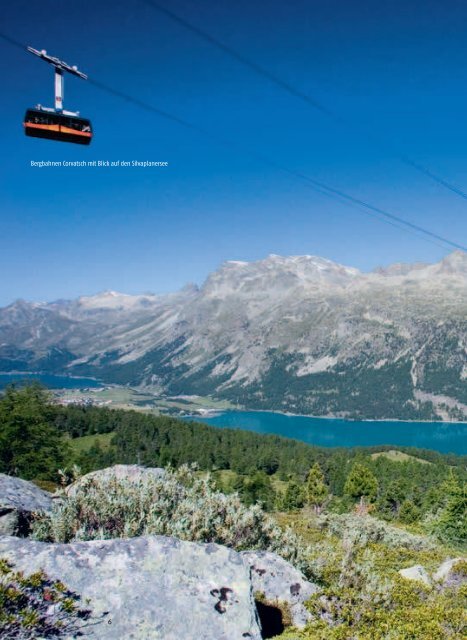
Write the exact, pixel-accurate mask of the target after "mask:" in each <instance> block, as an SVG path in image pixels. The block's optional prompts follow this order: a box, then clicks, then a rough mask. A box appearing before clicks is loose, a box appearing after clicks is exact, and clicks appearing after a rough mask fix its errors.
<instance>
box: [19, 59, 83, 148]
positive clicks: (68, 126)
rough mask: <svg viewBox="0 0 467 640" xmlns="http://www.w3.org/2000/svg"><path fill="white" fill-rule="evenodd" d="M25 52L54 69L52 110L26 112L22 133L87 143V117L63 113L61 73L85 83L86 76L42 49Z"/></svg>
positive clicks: (35, 108)
mask: <svg viewBox="0 0 467 640" xmlns="http://www.w3.org/2000/svg"><path fill="white" fill-rule="evenodd" d="M28 51H30V52H31V53H33V54H34V55H36V56H38V57H39V58H41V59H42V60H44V61H45V62H48V63H49V64H51V65H53V66H54V68H55V109H50V108H47V107H42V106H41V105H37V106H36V107H34V108H32V109H28V110H27V111H26V114H25V116H24V121H23V127H24V132H25V134H26V135H27V136H30V137H32V138H47V139H48V140H58V141H60V142H74V143H76V144H86V145H88V144H90V143H91V140H92V126H91V121H90V120H88V119H87V118H82V117H81V116H80V114H79V112H74V111H65V110H64V109H63V84H64V78H63V72H64V71H67V72H68V73H71V74H72V75H75V76H78V77H80V78H83V79H84V80H86V79H87V76H86V75H85V74H84V73H82V72H81V71H78V67H74V66H73V67H70V65H69V64H67V63H66V62H63V60H59V59H58V58H54V57H53V56H49V55H47V52H46V51H45V50H42V51H37V50H36V49H33V48H32V47H28Z"/></svg>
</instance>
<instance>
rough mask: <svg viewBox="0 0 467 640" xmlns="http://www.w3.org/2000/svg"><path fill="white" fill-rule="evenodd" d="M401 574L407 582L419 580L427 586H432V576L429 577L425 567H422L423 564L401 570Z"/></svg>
mask: <svg viewBox="0 0 467 640" xmlns="http://www.w3.org/2000/svg"><path fill="white" fill-rule="evenodd" d="M399 574H400V575H401V576H402V577H403V578H405V579H406V580H418V581H419V582H423V583H424V584H426V585H427V586H429V585H431V580H430V576H429V575H428V572H427V570H426V569H425V567H422V565H421V564H416V565H414V566H413V567H407V569H401V570H400V571H399Z"/></svg>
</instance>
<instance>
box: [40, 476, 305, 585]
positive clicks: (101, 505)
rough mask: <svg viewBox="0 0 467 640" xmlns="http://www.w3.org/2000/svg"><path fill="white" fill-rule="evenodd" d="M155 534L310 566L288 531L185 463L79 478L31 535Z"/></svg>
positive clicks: (53, 538)
mask: <svg viewBox="0 0 467 640" xmlns="http://www.w3.org/2000/svg"><path fill="white" fill-rule="evenodd" d="M156 534H157V535H166V536H175V537H177V538H180V539H181V540H190V541H196V542H217V543H219V544H224V545H227V546H229V547H232V548H234V549H237V550H246V549H267V550H269V551H273V552H276V553H278V554H279V555H281V556H282V557H283V558H284V559H286V560H289V561H290V562H292V563H293V564H295V565H296V566H297V567H298V568H300V569H301V570H303V571H305V572H306V570H307V562H306V557H307V549H306V548H304V547H303V546H302V545H301V544H300V542H299V539H298V537H297V536H296V535H295V534H294V533H293V532H292V531H291V530H290V529H286V530H282V529H281V528H280V527H279V526H278V525H277V524H276V523H275V521H273V520H272V519H271V518H270V517H269V516H267V515H266V514H265V512H264V511H263V510H262V509H261V507H260V506H258V505H253V506H249V507H247V506H245V505H243V504H242V503H241V501H240V498H239V496H238V495H237V494H232V495H224V494H222V493H220V492H218V491H215V490H214V488H213V486H212V482H211V479H210V477H209V476H204V477H199V476H198V475H196V473H195V472H194V470H193V469H191V468H189V467H187V466H182V467H180V468H179V469H177V470H176V471H171V470H169V471H167V473H166V474H165V476H163V477H160V478H155V477H149V478H145V479H144V480H139V481H130V480H128V479H117V478H115V477H113V476H106V477H100V478H99V477H98V476H97V477H94V478H93V477H91V478H87V479H86V478H84V479H83V480H81V482H80V484H79V485H77V488H76V490H75V491H74V492H72V494H70V495H68V496H64V497H63V498H62V499H61V500H59V501H56V502H55V503H54V507H53V510H52V513H51V514H43V515H41V516H39V517H38V518H37V519H36V521H35V522H34V523H33V537H35V538H36V539H38V540H43V541H47V542H72V541H75V540H99V539H108V538H121V537H134V536H142V535H156Z"/></svg>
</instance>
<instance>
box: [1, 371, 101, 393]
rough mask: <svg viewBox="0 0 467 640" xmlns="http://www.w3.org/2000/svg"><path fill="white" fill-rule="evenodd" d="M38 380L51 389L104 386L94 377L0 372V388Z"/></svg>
mask: <svg viewBox="0 0 467 640" xmlns="http://www.w3.org/2000/svg"><path fill="white" fill-rule="evenodd" d="M33 380H37V381H38V382H41V383H42V384H43V385H45V386H46V387H48V388H49V389H83V388H89V387H93V388H96V387H102V384H101V383H100V382H99V381H98V380H94V379H92V378H71V377H70V376H53V375H49V374H47V373H0V389H4V388H5V387H6V386H7V385H9V384H13V383H14V384H19V383H21V382H25V381H27V382H32V381H33Z"/></svg>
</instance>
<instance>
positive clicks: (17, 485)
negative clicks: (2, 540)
mask: <svg viewBox="0 0 467 640" xmlns="http://www.w3.org/2000/svg"><path fill="white" fill-rule="evenodd" d="M51 507H52V494H50V493H47V491H42V489H39V487H36V485H35V484H33V483H32V482H28V481H27V480H22V479H21V478H14V477H13V476H7V475H5V474H3V473H0V535H2V536H26V535H28V532H29V527H30V522H31V519H32V515H33V513H35V512H39V511H47V512H48V511H50V509H51Z"/></svg>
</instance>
